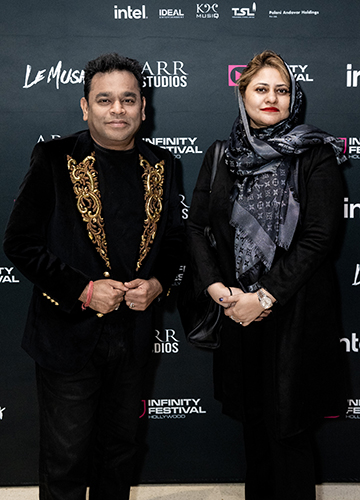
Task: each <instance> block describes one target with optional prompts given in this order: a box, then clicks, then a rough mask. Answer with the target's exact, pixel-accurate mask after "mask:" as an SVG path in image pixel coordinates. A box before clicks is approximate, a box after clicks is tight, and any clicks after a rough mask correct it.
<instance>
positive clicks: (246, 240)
mask: <svg viewBox="0 0 360 500" xmlns="http://www.w3.org/2000/svg"><path fill="white" fill-rule="evenodd" d="M285 64H286V63H285ZM286 67H287V70H288V72H289V76H290V80H291V98H290V114H289V117H288V118H287V119H286V120H283V121H281V122H279V123H277V124H276V125H274V126H271V127H266V128H261V129H250V127H249V120H248V115H247V113H246V110H245V105H244V102H243V99H242V96H241V94H240V92H238V99H239V109H240V113H239V116H238V118H237V119H236V120H235V123H234V125H233V128H232V131H231V134H230V137H229V139H228V141H227V144H226V149H225V163H226V165H227V166H228V167H229V169H230V171H231V172H232V173H233V174H235V175H236V181H235V184H234V187H233V191H232V200H233V202H234V204H233V209H232V214H231V219H230V224H231V225H232V226H234V227H235V241H234V253H235V267H236V278H237V280H238V282H239V284H240V285H241V286H242V288H243V289H244V290H245V291H249V292H252V291H255V290H257V289H258V288H259V285H258V280H259V279H260V277H261V276H262V275H263V274H264V273H266V272H267V271H268V270H269V269H270V268H271V265H272V263H273V260H274V256H275V251H276V249H277V247H280V248H284V249H285V250H287V249H288V248H289V246H290V244H291V241H292V239H293V236H294V233H295V229H296V226H297V223H298V219H299V213H300V206H299V201H298V189H297V178H298V164H299V155H301V154H302V153H304V152H305V151H307V150H308V149H310V148H312V147H315V146H318V145H320V144H327V143H328V144H330V145H331V146H332V148H333V150H334V154H335V156H336V159H337V162H338V164H341V163H343V162H344V161H345V160H346V156H345V155H344V154H343V143H342V141H341V140H340V139H336V138H335V137H333V136H331V135H329V134H327V133H326V132H323V131H322V130H320V129H318V128H316V127H313V126H312V125H298V122H299V120H300V117H301V113H302V107H303V93H302V90H301V88H300V85H299V84H298V83H297V82H296V81H295V78H294V76H293V74H292V72H291V70H290V68H289V67H288V65H287V64H286Z"/></svg>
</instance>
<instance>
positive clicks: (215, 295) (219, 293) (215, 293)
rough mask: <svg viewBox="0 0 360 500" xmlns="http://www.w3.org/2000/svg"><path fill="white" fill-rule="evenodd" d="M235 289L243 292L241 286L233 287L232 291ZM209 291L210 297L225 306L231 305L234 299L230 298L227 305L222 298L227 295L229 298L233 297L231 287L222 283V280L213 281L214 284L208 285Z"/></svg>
mask: <svg viewBox="0 0 360 500" xmlns="http://www.w3.org/2000/svg"><path fill="white" fill-rule="evenodd" d="M235 290H236V291H238V292H241V293H242V291H241V290H240V288H231V293H234V291H235ZM207 291H208V294H209V295H210V297H211V298H212V299H213V300H214V301H215V302H217V303H218V304H220V305H221V306H223V307H229V306H230V304H231V303H232V301H231V300H230V302H229V303H226V305H225V304H224V303H223V301H222V300H221V299H223V298H224V297H227V298H229V297H232V295H231V293H230V289H229V288H228V287H227V286H225V285H224V284H223V283H220V282H218V283H213V284H212V285H209V286H208V288H207Z"/></svg>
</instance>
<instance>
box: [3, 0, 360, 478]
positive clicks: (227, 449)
mask: <svg viewBox="0 0 360 500" xmlns="http://www.w3.org/2000/svg"><path fill="white" fill-rule="evenodd" d="M0 26H1V28H0V29H1V31H0V36H1V46H2V50H1V53H0V81H1V104H0V124H1V125H0V126H1V129H0V130H1V133H0V141H1V169H0V179H1V180H0V186H1V197H0V206H1V210H0V232H1V234H3V232H4V229H5V225H6V222H7V219H8V216H9V213H10V211H11V208H12V205H13V201H14V198H15V197H16V194H17V190H18V187H19V185H20V183H21V181H22V178H23V176H24V175H25V173H26V171H27V169H28V165H29V157H30V153H31V151H32V149H33V147H34V145H35V144H36V143H37V142H38V141H48V140H51V139H52V138H54V137H59V136H63V135H68V134H70V133H72V132H76V131H78V130H81V129H84V128H85V127H86V124H84V122H83V121H82V114H81V110H80V106H79V100H80V98H81V97H82V95H83V85H82V83H83V71H82V70H83V68H84V66H85V64H86V62H87V61H88V60H90V59H93V58H95V57H97V56H98V55H100V54H102V53H106V52H113V51H115V52H118V53H120V54H123V55H126V56H129V57H133V58H136V59H138V60H139V61H140V62H141V63H142V65H143V67H144V72H145V74H146V95H147V100H148V107H147V115H148V118H147V121H146V122H145V125H144V127H143V130H142V134H143V137H144V140H145V141H149V142H151V143H153V144H157V145H159V146H161V147H164V148H168V149H169V150H170V151H172V153H173V154H174V155H175V157H176V159H177V165H178V171H179V178H180V179H181V183H182V186H181V203H182V213H183V218H184V219H185V220H186V219H187V216H188V208H189V205H190V202H191V196H192V191H193V188H194V184H195V181H196V177H197V174H198V172H199V168H200V165H201V162H202V159H203V156H204V154H205V151H206V150H207V148H208V147H209V146H210V145H211V144H212V142H213V141H214V140H216V139H225V138H227V136H228V135H229V133H230V130H231V126H232V123H233V121H234V120H235V118H236V116H237V101H236V97H235V92H234V89H235V81H236V80H237V78H238V77H239V75H240V73H241V71H242V69H243V68H244V67H245V66H246V64H247V63H248V61H249V60H250V59H251V58H252V57H253V55H254V54H255V53H258V52H261V51H262V50H264V49H272V50H275V51H276V52H278V53H279V54H280V55H282V57H283V58H284V59H285V60H286V61H287V62H288V64H289V65H290V67H291V68H292V70H293V72H294V73H295V75H296V79H297V80H298V81H299V82H300V83H301V85H302V88H303V90H304V92H305V94H306V99H307V112H306V121H307V122H308V123H311V124H314V125H316V126H318V127H319V128H322V129H324V130H326V131H328V132H331V133H332V134H333V135H336V136H338V137H342V138H344V144H345V147H346V151H347V153H348V156H349V161H348V162H347V164H345V166H343V167H341V168H342V170H343V174H344V179H345V183H346V196H345V198H344V227H343V232H342V234H341V237H340V238H339V252H338V260H337V270H338V279H339V288H340V291H341V300H342V308H343V335H342V338H341V340H340V341H341V346H342V348H343V349H344V351H345V352H346V356H347V359H348V363H349V370H350V376H351V381H352V387H351V393H350V397H351V399H349V400H348V411H347V415H346V417H344V418H341V419H336V420H331V421H325V422H324V423H323V424H322V425H320V426H319V429H318V431H317V434H316V442H315V447H316V450H317V455H318V458H319V460H318V464H319V465H318V480H319V481H339V482H342V481H344V482H348V481H359V480H360V468H359V459H358V446H359V442H360V312H359V311H360V309H359V303H360V293H359V292H360V286H359V285H360V251H359V248H360V220H359V218H360V30H359V26H360V4H359V2H358V0H348V1H347V2H339V1H335V0H257V1H256V2H252V1H250V0H217V2H213V1H211V2H209V3H207V2H198V1H197V0H151V1H150V0H87V1H85V0H77V1H76V2H73V1H66V0H63V1H57V2H55V1H53V2H52V1H49V0H32V1H30V2H29V1H26V2H25V1H24V0H13V1H12V2H5V3H3V5H2V8H1V19H0ZM178 281H179V280H178ZM30 292H31V284H30V283H29V282H28V281H27V280H26V279H25V278H24V277H23V276H22V275H21V274H20V272H19V271H18V270H17V269H16V268H15V267H13V265H12V264H11V262H9V260H8V259H7V258H6V257H5V255H4V253H3V251H2V250H0V304H1V306H0V318H1V334H0V374H1V378H0V463H1V466H0V485H10V484H13V485H24V484H36V481H37V452H38V443H37V440H38V436H37V434H38V425H37V404H36V394H35V383H34V366H33V362H32V360H31V359H30V358H29V357H28V356H27V355H26V354H25V353H24V352H22V350H21V348H20V341H21V336H22V331H23V326H24V322H25V317H26V312H27V304H28V301H29V297H30ZM175 296H176V293H175V294H172V296H170V300H169V303H168V305H167V307H166V309H165V311H164V312H163V313H161V314H159V318H158V321H157V326H156V330H155V331H154V349H153V355H152V360H151V364H152V366H151V370H150V373H149V377H148V381H149V383H148V387H147V388H146V391H145V394H144V400H143V406H142V408H141V411H140V414H139V418H140V419H141V436H140V437H141V442H142V446H141V456H140V457H139V467H138V471H137V480H138V481H139V482H141V483H167V482H211V481H219V482H233V481H243V480H244V476H245V462H244V452H243V445H242V440H241V426H240V424H239V423H238V422H236V421H234V420H231V419H230V418H228V417H226V416H224V415H222V414H221V408H220V405H219V403H217V402H216V401H215V400H214V399H213V394H212V355H211V353H209V352H205V351H202V350H199V349H196V348H193V347H192V346H190V345H188V344H187V343H186V341H185V338H184V333H183V331H182V328H181V324H180V321H179V317H178V314H177V311H176V307H175ZM334 300H337V299H336V298H335V297H334ZM329 307H331V304H329Z"/></svg>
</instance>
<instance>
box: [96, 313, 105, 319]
mask: <svg viewBox="0 0 360 500" xmlns="http://www.w3.org/2000/svg"><path fill="white" fill-rule="evenodd" d="M96 316H97V317H98V318H102V317H103V316H104V315H103V314H102V313H97V315H96Z"/></svg>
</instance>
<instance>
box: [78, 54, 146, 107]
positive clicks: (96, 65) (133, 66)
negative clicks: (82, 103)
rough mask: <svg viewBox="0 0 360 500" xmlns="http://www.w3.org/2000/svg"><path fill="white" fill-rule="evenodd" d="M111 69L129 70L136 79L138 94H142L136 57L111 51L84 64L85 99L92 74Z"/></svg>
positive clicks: (141, 82) (138, 64) (139, 68)
mask: <svg viewBox="0 0 360 500" xmlns="http://www.w3.org/2000/svg"><path fill="white" fill-rule="evenodd" d="M112 71H129V72H130V73H132V74H133V75H134V76H135V78H136V80H137V81H138V84H139V89H140V94H141V95H143V91H142V89H143V83H144V77H143V75H142V67H141V65H140V63H139V62H138V61H137V60H136V59H130V58H129V57H124V56H119V54H117V53H116V52H113V53H111V54H103V55H101V56H99V57H97V58H96V59H93V60H92V61H89V62H88V63H87V65H86V66H85V79H84V96H85V99H86V100H87V101H88V100H89V92H90V87H91V81H92V79H93V77H94V75H96V73H111V72H112Z"/></svg>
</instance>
